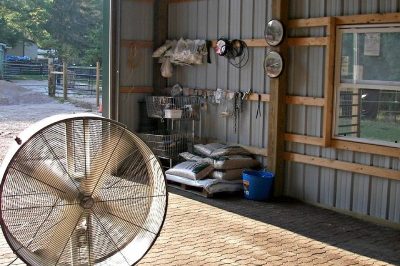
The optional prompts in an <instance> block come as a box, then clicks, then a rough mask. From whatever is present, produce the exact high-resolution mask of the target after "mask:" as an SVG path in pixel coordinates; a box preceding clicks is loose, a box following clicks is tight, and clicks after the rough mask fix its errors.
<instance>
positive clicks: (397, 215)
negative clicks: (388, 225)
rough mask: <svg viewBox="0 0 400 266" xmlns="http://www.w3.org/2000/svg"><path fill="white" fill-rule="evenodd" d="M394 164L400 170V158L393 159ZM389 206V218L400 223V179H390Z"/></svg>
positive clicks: (394, 167)
mask: <svg viewBox="0 0 400 266" xmlns="http://www.w3.org/2000/svg"><path fill="white" fill-rule="evenodd" d="M392 166H393V169H395V170H399V171H400V159H397V158H396V159H393V162H392ZM388 208H389V210H388V219H389V220H390V221H392V222H395V223H400V181H397V180H391V181H390V186H389V206H388Z"/></svg>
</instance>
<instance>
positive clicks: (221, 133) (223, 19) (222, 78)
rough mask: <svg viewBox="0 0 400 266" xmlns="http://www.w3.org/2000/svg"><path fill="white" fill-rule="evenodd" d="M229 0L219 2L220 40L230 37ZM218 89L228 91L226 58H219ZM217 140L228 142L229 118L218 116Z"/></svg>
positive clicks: (219, 110)
mask: <svg viewBox="0 0 400 266" xmlns="http://www.w3.org/2000/svg"><path fill="white" fill-rule="evenodd" d="M229 2H230V1H229V0H219V7H218V38H222V37H224V38H228V36H229V10H230V9H229V4H230V3H229ZM217 68H218V78H217V85H218V88H221V89H224V90H226V89H228V61H227V60H226V59H225V58H219V60H218V61H217ZM221 111H222V107H221V106H219V108H218V112H221ZM217 117H218V118H217V121H216V123H217V127H216V128H217V132H216V133H217V138H218V139H219V140H220V141H227V139H228V136H227V120H228V119H227V118H225V117H220V116H219V115H218V116H217Z"/></svg>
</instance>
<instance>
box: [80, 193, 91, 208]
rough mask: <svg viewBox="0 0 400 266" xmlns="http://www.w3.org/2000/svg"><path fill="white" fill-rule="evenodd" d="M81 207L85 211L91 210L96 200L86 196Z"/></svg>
mask: <svg viewBox="0 0 400 266" xmlns="http://www.w3.org/2000/svg"><path fill="white" fill-rule="evenodd" d="M80 205H81V207H82V208H84V209H91V208H92V207H93V205H94V199H93V198H92V197H89V196H84V197H83V198H82V199H81V202H80Z"/></svg>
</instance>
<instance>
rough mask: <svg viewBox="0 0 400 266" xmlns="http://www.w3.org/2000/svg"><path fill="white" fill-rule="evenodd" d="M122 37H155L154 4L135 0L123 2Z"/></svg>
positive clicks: (129, 38)
mask: <svg viewBox="0 0 400 266" xmlns="http://www.w3.org/2000/svg"><path fill="white" fill-rule="evenodd" d="M133 25H134V26H133ZM139 25H140V26H139ZM121 38H122V39H128V40H152V39H153V5H151V4H149V3H144V2H135V1H122V2H121Z"/></svg>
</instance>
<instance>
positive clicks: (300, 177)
mask: <svg viewBox="0 0 400 266" xmlns="http://www.w3.org/2000/svg"><path fill="white" fill-rule="evenodd" d="M287 165H288V177H287V179H286V181H287V185H286V186H287V196H290V197H294V198H297V199H301V200H304V185H305V180H304V165H303V164H299V163H295V162H288V163H287Z"/></svg>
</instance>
